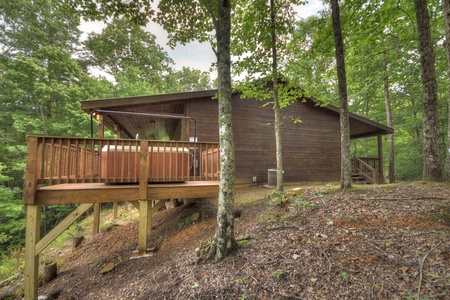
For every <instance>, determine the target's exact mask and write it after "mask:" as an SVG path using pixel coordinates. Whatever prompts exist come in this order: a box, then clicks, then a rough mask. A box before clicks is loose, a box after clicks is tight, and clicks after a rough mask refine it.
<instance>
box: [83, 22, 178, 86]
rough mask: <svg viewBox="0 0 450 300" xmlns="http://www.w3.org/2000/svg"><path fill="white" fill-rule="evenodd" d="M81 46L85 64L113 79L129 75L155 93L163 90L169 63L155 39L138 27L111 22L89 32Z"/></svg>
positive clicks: (170, 65)
mask: <svg viewBox="0 0 450 300" xmlns="http://www.w3.org/2000/svg"><path fill="white" fill-rule="evenodd" d="M84 45H85V47H86V50H87V51H85V59H87V61H88V62H89V65H91V66H94V67H97V68H100V69H101V70H102V71H104V72H107V73H109V74H110V75H113V76H115V77H117V76H120V74H124V75H125V76H127V75H128V74H127V73H129V72H131V73H132V77H135V76H137V78H138V79H140V80H143V81H145V82H147V83H148V85H149V86H151V87H152V88H153V90H155V92H156V93H158V92H162V91H164V90H165V89H166V87H165V86H164V85H165V81H164V77H165V76H167V74H168V73H169V71H170V68H171V67H172V65H173V61H172V59H170V58H169V56H168V54H167V53H166V52H165V51H164V50H163V49H162V47H161V46H159V45H158V44H157V43H156V36H155V35H153V34H151V33H149V32H146V31H144V30H143V29H142V28H141V26H140V25H139V24H136V23H133V22H131V21H130V20H129V19H127V18H121V19H113V20H112V21H111V22H110V23H108V24H107V26H106V27H105V28H104V29H103V30H102V32H101V33H95V32H92V33H89V35H88V38H87V40H86V41H85V42H84Z"/></svg>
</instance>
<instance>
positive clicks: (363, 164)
mask: <svg viewBox="0 0 450 300" xmlns="http://www.w3.org/2000/svg"><path fill="white" fill-rule="evenodd" d="M379 170H380V160H379V159H378V158H371V157H355V158H354V159H353V173H355V174H358V175H361V176H364V177H365V178H366V179H367V180H369V181H370V182H371V183H379V178H380V177H379Z"/></svg>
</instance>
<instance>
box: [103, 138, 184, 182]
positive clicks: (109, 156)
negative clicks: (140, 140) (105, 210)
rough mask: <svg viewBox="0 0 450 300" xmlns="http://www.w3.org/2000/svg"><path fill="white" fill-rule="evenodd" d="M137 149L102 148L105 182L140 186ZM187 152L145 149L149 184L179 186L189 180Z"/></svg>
mask: <svg viewBox="0 0 450 300" xmlns="http://www.w3.org/2000/svg"><path fill="white" fill-rule="evenodd" d="M140 151H141V148H140V147H139V146H137V147H136V146H121V145H117V146H116V145H109V146H104V147H103V148H102V155H101V156H102V159H101V163H102V166H101V177H102V179H106V182H139V164H140V159H139V156H140ZM189 161H190V160H189V149H188V148H185V147H166V146H149V147H148V162H147V164H148V181H149V182H181V181H185V180H187V178H188V176H189Z"/></svg>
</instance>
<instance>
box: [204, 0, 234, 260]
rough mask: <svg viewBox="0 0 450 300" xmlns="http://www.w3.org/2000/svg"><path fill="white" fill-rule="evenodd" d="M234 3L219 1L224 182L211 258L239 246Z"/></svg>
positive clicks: (225, 0) (218, 52) (217, 29)
mask: <svg viewBox="0 0 450 300" xmlns="http://www.w3.org/2000/svg"><path fill="white" fill-rule="evenodd" d="M230 30H231V6H230V1H229V0H221V1H218V19H217V25H216V36H217V66H218V79H219V140H220V183H219V199H218V211H217V225H216V232H215V236H214V240H213V242H212V245H211V249H210V252H209V258H210V259H212V260H214V261H219V260H221V259H223V258H224V257H226V256H227V255H229V254H230V253H231V252H232V251H233V250H234V249H236V247H237V242H236V239H235V237H234V174H235V160H234V144H233V128H232V123H231V100H232V92H231V58H230Z"/></svg>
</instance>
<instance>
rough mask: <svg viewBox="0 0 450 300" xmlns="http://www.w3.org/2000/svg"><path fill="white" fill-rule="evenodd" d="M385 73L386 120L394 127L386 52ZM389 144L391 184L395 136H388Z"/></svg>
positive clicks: (393, 171)
mask: <svg viewBox="0 0 450 300" xmlns="http://www.w3.org/2000/svg"><path fill="white" fill-rule="evenodd" d="M383 72H384V74H385V76H384V87H383V89H384V103H385V105H386V119H387V125H388V126H389V127H392V114H391V99H390V97H389V79H388V76H387V59H386V51H384V59H383ZM388 142H389V168H388V177H389V183H394V182H395V156H394V135H393V134H392V133H391V134H389V135H388Z"/></svg>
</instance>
